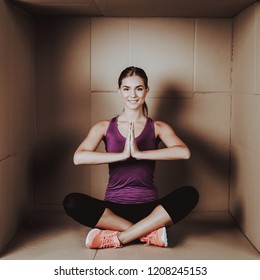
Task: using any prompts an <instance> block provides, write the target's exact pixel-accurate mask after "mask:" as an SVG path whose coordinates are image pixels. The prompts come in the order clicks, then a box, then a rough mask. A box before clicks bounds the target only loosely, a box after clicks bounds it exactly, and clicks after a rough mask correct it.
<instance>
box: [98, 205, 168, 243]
mask: <svg viewBox="0 0 260 280" xmlns="http://www.w3.org/2000/svg"><path fill="white" fill-rule="evenodd" d="M171 224H172V219H171V217H170V216H169V214H168V213H167V212H166V211H165V209H164V208H163V207H162V206H161V205H158V206H157V207H156V208H155V209H154V210H153V211H152V212H151V214H149V215H148V216H147V217H145V218H144V219H142V220H140V221H139V222H137V223H136V224H133V223H131V222H129V221H127V220H125V219H123V218H121V217H119V216H117V215H116V214H114V213H113V212H112V211H111V210H109V209H108V208H106V209H105V211H104V213H103V215H102V216H101V218H100V219H99V221H98V223H97V225H96V227H98V228H104V229H110V230H115V231H119V232H120V233H119V234H118V239H119V241H120V243H121V244H122V245H124V244H127V243H129V242H131V241H133V240H135V239H138V238H140V237H143V236H145V235H147V234H149V233H151V232H152V231H154V230H157V229H158V228H161V227H166V226H170V225H171Z"/></svg>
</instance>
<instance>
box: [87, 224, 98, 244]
mask: <svg viewBox="0 0 260 280" xmlns="http://www.w3.org/2000/svg"><path fill="white" fill-rule="evenodd" d="M97 231H98V232H99V231H100V230H99V229H97V228H93V229H92V230H91V231H90V232H89V233H88V235H87V238H86V242H85V245H86V246H87V247H88V248H90V246H89V242H90V240H92V236H95V235H96V232H97Z"/></svg>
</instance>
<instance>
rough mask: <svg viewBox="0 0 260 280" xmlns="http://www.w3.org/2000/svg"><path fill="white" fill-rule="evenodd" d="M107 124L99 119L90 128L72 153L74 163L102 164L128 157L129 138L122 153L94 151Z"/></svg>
mask: <svg viewBox="0 0 260 280" xmlns="http://www.w3.org/2000/svg"><path fill="white" fill-rule="evenodd" d="M108 124H109V122H108V121H101V122H98V123H97V124H95V125H94V126H93V127H92V128H91V130H90V131H89V134H88V135H87V137H86V138H85V139H84V141H83V142H82V143H81V144H80V146H79V147H78V149H77V150H76V152H75V154H74V157H73V162H74V164H76V165H80V164H102V163H110V162H116V161H123V160H126V159H127V158H129V157H130V141H129V140H127V141H126V145H125V149H124V151H123V152H122V153H106V152H97V151H96V149H97V148H98V146H99V144H100V142H101V141H102V139H103V137H104V135H105V133H106V131H107V128H108Z"/></svg>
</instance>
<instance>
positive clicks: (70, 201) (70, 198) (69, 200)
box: [63, 193, 77, 215]
mask: <svg viewBox="0 0 260 280" xmlns="http://www.w3.org/2000/svg"><path fill="white" fill-rule="evenodd" d="M76 197H77V194H76V193H70V194H68V195H67V196H66V197H65V198H64V200H63V208H64V209H65V211H66V212H67V214H69V215H70V214H71V213H72V212H74V210H75V208H76V206H77V198H76Z"/></svg>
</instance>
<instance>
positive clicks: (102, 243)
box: [86, 228, 122, 249]
mask: <svg viewBox="0 0 260 280" xmlns="http://www.w3.org/2000/svg"><path fill="white" fill-rule="evenodd" d="M118 234H119V231H113V230H100V229H97V228H94V229H92V230H91V231H90V232H89V233H88V236H87V238H86V246H87V247H88V248H91V249H97V248H99V249H102V248H119V247H122V246H121V244H120V241H119V239H118V237H117V236H118Z"/></svg>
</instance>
